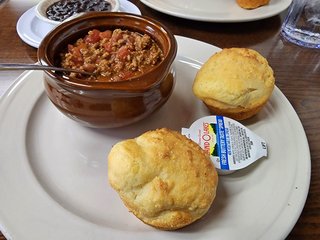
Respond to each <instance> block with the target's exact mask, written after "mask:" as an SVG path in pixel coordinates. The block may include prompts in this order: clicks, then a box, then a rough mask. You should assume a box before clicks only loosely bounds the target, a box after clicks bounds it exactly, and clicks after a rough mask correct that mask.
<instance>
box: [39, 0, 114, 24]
mask: <svg viewBox="0 0 320 240" xmlns="http://www.w3.org/2000/svg"><path fill="white" fill-rule="evenodd" d="M59 1H61V0H42V1H40V2H39V3H38V4H37V6H36V8H35V12H36V16H37V17H38V18H39V19H40V20H42V21H44V22H46V23H49V24H51V25H54V26H58V25H60V24H61V23H63V22H66V21H69V20H71V19H73V18H76V17H78V16H81V15H82V14H83V13H84V12H82V13H77V14H74V15H73V16H71V17H69V18H67V19H65V20H64V21H62V22H61V21H55V20H51V19H49V18H48V17H47V14H46V11H47V9H48V7H49V6H51V5H52V4H54V3H55V2H59ZM105 1H106V2H109V3H110V4H111V10H110V12H118V11H119V9H120V2H119V0H105Z"/></svg>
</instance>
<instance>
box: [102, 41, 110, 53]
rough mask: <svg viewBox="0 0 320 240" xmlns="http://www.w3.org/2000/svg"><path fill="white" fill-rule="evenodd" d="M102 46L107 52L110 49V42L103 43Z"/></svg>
mask: <svg viewBox="0 0 320 240" xmlns="http://www.w3.org/2000/svg"><path fill="white" fill-rule="evenodd" d="M103 47H104V49H105V50H106V51H107V52H111V51H112V44H111V43H110V42H107V43H106V44H104V45H103Z"/></svg>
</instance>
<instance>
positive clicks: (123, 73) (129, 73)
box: [119, 71, 134, 80]
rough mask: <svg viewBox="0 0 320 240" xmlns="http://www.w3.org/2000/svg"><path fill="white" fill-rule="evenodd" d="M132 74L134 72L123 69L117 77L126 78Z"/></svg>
mask: <svg viewBox="0 0 320 240" xmlns="http://www.w3.org/2000/svg"><path fill="white" fill-rule="evenodd" d="M133 76H134V73H133V72H132V71H124V72H121V73H120V74H119V77H120V78H121V80H127V79H129V78H131V77H133Z"/></svg>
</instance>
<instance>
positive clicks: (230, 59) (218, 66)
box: [193, 48, 275, 120]
mask: <svg viewBox="0 0 320 240" xmlns="http://www.w3.org/2000/svg"><path fill="white" fill-rule="evenodd" d="M274 83H275V79H274V75H273V70H272V68H271V67H270V66H269V64H268V62H267V60H266V59H265V58H264V57H263V56H262V55H260V54H259V53H258V52H256V51H254V50H252V49H247V48H226V49H223V50H222V51H220V52H218V53H216V54H214V55H213V56H211V57H210V58H209V59H208V60H207V62H205V63H204V65H203V66H202V67H201V68H200V70H199V71H198V73H197V75H196V77H195V80H194V83H193V92H194V94H195V96H196V97H198V98H199V99H201V100H202V101H203V102H204V103H205V104H206V106H207V107H208V108H209V109H210V111H211V112H212V113H213V114H215V115H223V116H226V117H230V118H233V119H235V120H243V119H247V118H250V117H252V116H253V115H255V114H256V113H258V112H259V111H260V110H261V108H262V107H263V106H264V105H265V104H266V102H267V101H268V99H269V97H270V96H271V94H272V91H273V89H274Z"/></svg>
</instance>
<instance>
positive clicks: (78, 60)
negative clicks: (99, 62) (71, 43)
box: [71, 47, 83, 65]
mask: <svg viewBox="0 0 320 240" xmlns="http://www.w3.org/2000/svg"><path fill="white" fill-rule="evenodd" d="M71 53H72V58H71V60H72V61H73V62H74V63H75V64H76V65H78V64H82V63H83V58H82V55H81V52H80V48H79V47H72V49H71Z"/></svg>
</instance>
